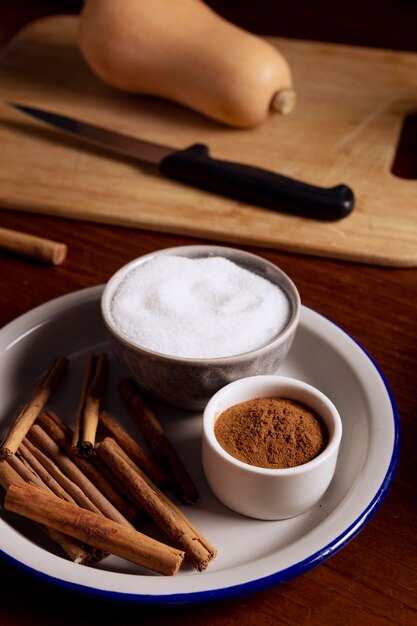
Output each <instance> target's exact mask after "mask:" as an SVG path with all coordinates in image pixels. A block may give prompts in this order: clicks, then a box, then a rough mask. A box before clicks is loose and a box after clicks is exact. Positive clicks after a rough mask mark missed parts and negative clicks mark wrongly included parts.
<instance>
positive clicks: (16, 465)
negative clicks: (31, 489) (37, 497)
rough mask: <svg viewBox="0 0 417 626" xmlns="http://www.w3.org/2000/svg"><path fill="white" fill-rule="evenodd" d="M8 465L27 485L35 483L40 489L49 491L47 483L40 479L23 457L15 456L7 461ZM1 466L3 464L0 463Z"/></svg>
mask: <svg viewBox="0 0 417 626" xmlns="http://www.w3.org/2000/svg"><path fill="white" fill-rule="evenodd" d="M7 463H9V465H10V467H11V468H12V469H13V470H14V471H15V472H16V473H17V474H18V475H19V476H20V477H21V478H22V480H24V481H26V482H27V483H33V484H34V485H37V486H38V487H43V488H44V489H47V487H46V485H45V483H44V482H43V480H42V479H41V478H40V476H38V474H37V473H36V472H35V470H34V469H33V468H32V467H30V465H28V463H27V462H26V461H25V460H24V459H22V458H21V457H19V456H17V455H16V454H14V455H13V456H12V457H11V458H10V459H9V460H8V461H7ZM1 465H2V464H1V463H0V467H1Z"/></svg>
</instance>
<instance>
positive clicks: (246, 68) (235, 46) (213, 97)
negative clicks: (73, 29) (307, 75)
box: [79, 0, 295, 127]
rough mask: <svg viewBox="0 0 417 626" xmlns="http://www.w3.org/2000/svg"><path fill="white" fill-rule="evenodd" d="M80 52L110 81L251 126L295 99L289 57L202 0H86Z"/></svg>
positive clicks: (224, 120)
mask: <svg viewBox="0 0 417 626" xmlns="http://www.w3.org/2000/svg"><path fill="white" fill-rule="evenodd" d="M79 43H80V49H81V52H82V54H83V56H84V58H85V60H86V62H87V64H88V65H89V66H90V68H91V69H92V70H93V72H94V73H95V74H96V75H97V76H98V77H99V78H100V79H101V80H103V81H105V82H106V83H108V84H109V85H112V86H113V87H116V88H118V89H122V90H125V91H128V92H133V93H142V94H148V95H154V96H159V97H163V98H167V99H170V100H173V101H176V102H179V103H181V104H183V105H185V106H188V107H190V108H192V109H195V110H197V111H199V112H200V113H203V114H205V115H207V116H209V117H211V118H213V119H215V120H217V121H219V122H222V123H224V124H227V125H231V126H235V127H251V126H256V125H257V124H260V123H261V122H262V121H263V120H265V119H266V118H267V116H268V114H269V112H270V111H271V110H274V109H275V110H279V111H280V112H281V113H288V112H289V111H290V110H291V109H292V107H293V106H294V102H295V93H294V91H293V89H292V78H291V71H290V68H289V65H288V63H287V61H286V60H285V58H284V57H283V56H282V54H280V53H279V52H278V50H276V49H275V48H274V47H273V46H272V45H271V44H269V43H267V42H266V41H264V40H263V39H261V38H259V37H257V36H255V35H252V34H250V33H248V32H246V31H244V30H242V29H241V28H238V27H237V26H235V25H233V24H231V23H230V22H228V21H226V20H224V19H223V18H222V17H220V16H219V15H218V14H216V13H215V12H214V11H212V10H211V9H210V8H209V7H208V6H207V5H206V4H204V2H202V1H201V0H86V1H85V4H84V7H83V10H82V12H81V15H80V22H79Z"/></svg>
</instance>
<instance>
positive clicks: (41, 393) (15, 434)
mask: <svg viewBox="0 0 417 626" xmlns="http://www.w3.org/2000/svg"><path fill="white" fill-rule="evenodd" d="M68 362H69V361H68V359H67V358H66V357H58V358H57V359H55V361H54V362H53V364H52V366H51V367H50V369H49V371H48V372H47V374H46V375H45V377H44V378H43V379H42V381H41V382H40V383H39V385H37V386H36V387H35V389H34V390H33V392H32V394H31V395H30V397H29V400H28V402H27V403H26V404H25V406H24V407H23V408H22V410H21V411H20V412H19V414H18V415H17V417H16V419H15V421H14V423H13V425H12V427H11V429H10V430H9V433H8V434H7V436H6V438H5V439H4V441H3V443H2V446H1V448H0V461H3V460H5V459H8V458H10V457H11V456H13V454H14V453H15V452H16V450H17V449H18V447H19V445H20V444H21V442H22V441H23V439H24V438H25V436H26V434H27V432H28V430H29V428H30V427H31V426H32V424H33V423H34V422H35V420H36V418H37V417H38V415H39V413H40V412H41V411H42V409H43V407H44V405H45V404H46V402H47V401H48V399H49V396H50V395H51V393H52V392H53V390H54V389H55V388H56V386H57V385H58V383H59V381H60V380H61V378H62V376H63V374H64V372H65V370H66V369H67V366H68Z"/></svg>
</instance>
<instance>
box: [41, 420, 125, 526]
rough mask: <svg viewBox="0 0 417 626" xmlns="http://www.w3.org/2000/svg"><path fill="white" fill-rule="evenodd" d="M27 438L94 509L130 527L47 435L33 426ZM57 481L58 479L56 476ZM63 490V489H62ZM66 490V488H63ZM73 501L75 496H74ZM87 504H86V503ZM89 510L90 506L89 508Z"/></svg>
mask: <svg viewBox="0 0 417 626" xmlns="http://www.w3.org/2000/svg"><path fill="white" fill-rule="evenodd" d="M29 438H30V439H31V441H34V442H35V443H36V444H37V446H38V447H41V448H43V450H45V451H46V452H47V454H48V455H49V456H50V457H51V459H52V460H53V461H54V462H55V463H56V465H58V466H59V468H60V469H61V470H62V471H63V473H64V474H65V475H66V476H67V477H68V478H69V479H70V480H71V481H72V482H73V483H75V485H76V486H77V487H79V489H80V490H81V491H82V492H84V494H85V496H86V497H87V499H88V500H90V501H91V503H92V504H93V505H95V507H96V509H98V510H99V511H101V513H102V514H103V515H104V516H106V517H108V518H109V519H112V520H115V521H117V522H118V523H120V524H122V525H125V526H129V527H132V525H131V523H130V522H129V521H128V520H127V519H126V518H125V517H124V516H123V515H122V514H121V513H120V512H119V511H118V510H117V509H116V507H114V506H113V505H112V503H111V502H110V501H109V500H108V499H107V498H106V497H105V496H104V495H103V494H102V493H101V492H100V491H99V490H98V489H97V487H96V486H95V485H93V483H92V482H91V481H90V480H89V479H88V478H87V476H86V475H85V474H84V473H83V472H82V471H81V470H80V469H79V467H77V466H76V465H75V463H74V462H73V461H72V460H71V459H70V458H69V457H68V456H67V455H66V454H65V453H64V452H63V451H62V450H61V449H60V448H59V446H58V445H57V444H56V443H55V442H54V441H53V440H52V439H51V438H50V437H49V435H47V433H46V432H45V431H44V430H43V429H42V428H41V427H40V426H39V424H35V425H34V426H32V428H31V429H30V433H29ZM56 478H57V480H58V481H59V478H58V477H57V476H56ZM64 488H65V487H64ZM65 489H66V488H65ZM74 499H76V498H75V496H74ZM86 504H87V503H86ZM89 508H90V509H91V506H90V507H89Z"/></svg>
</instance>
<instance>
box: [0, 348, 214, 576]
mask: <svg viewBox="0 0 417 626" xmlns="http://www.w3.org/2000/svg"><path fill="white" fill-rule="evenodd" d="M67 366H68V359H66V358H64V357H60V358H59V359H56V361H54V363H53V364H52V366H51V368H50V370H49V371H48V372H47V374H46V375H45V376H44V378H43V379H42V381H41V382H40V383H39V384H38V385H36V386H35V389H34V390H33V392H32V394H31V395H30V397H29V400H28V402H27V403H26V405H25V406H24V407H23V409H22V410H21V411H20V412H19V414H18V415H17V417H16V419H15V420H14V423H13V425H12V427H11V428H10V431H9V433H8V434H7V436H6V437H5V439H4V440H3V442H2V445H1V447H0V485H2V486H3V488H4V489H5V490H6V496H5V501H4V506H5V508H6V509H8V510H10V511H13V512H15V513H17V514H19V515H22V516H24V517H27V518H29V519H31V520H33V521H35V522H37V523H38V524H39V525H40V526H41V528H42V529H43V531H44V532H45V533H47V535H48V536H49V537H50V538H51V539H53V541H55V542H56V543H57V544H58V545H59V546H60V547H61V548H62V549H63V550H64V551H65V553H66V554H67V555H68V557H69V558H70V559H71V560H73V561H74V562H76V563H80V564H89V563H91V562H92V561H97V560H101V559H103V558H106V556H107V555H108V554H115V555H117V556H120V557H122V558H126V559H128V560H130V561H133V562H135V563H137V564H139V565H141V566H143V567H145V568H149V569H151V570H153V571H155V572H158V573H160V574H165V575H174V574H176V573H177V572H178V570H179V568H180V566H181V564H182V563H183V561H184V558H185V557H187V558H188V560H189V561H190V562H191V563H192V565H193V566H194V568H195V569H196V570H197V571H203V570H205V569H206V567H207V566H208V564H209V563H210V562H211V561H212V560H213V559H214V558H215V556H216V554H217V552H216V549H215V548H214V547H213V546H212V545H211V544H210V543H209V541H208V540H207V539H206V538H205V537H204V536H203V535H202V533H201V532H200V531H199V530H198V529H197V528H195V527H194V526H193V525H192V524H191V522H190V521H189V520H188V518H187V517H186V515H185V514H184V513H183V512H182V511H181V510H180V509H179V508H178V507H177V506H176V505H175V504H174V502H173V501H172V499H170V498H169V497H168V496H167V495H166V493H165V492H164V491H163V489H165V487H166V486H167V485H168V486H169V485H171V486H173V487H174V489H175V492H176V494H177V495H178V497H179V498H180V499H181V500H182V501H183V502H185V503H187V504H190V503H194V502H196V500H197V498H198V491H197V488H196V487H195V485H194V483H193V481H192V479H191V477H190V476H189V474H188V472H187V470H186V468H185V466H184V465H183V463H182V461H181V459H180V457H179V456H178V454H177V452H176V450H175V448H174V446H173V445H172V443H171V441H170V440H169V438H168V436H167V435H166V433H165V431H164V429H163V427H162V425H161V424H160V422H159V420H158V418H157V417H156V415H155V413H154V412H153V411H152V409H151V407H150V406H149V405H148V403H147V402H146V401H145V399H144V398H143V397H142V396H141V394H140V392H139V389H138V388H137V387H136V385H135V383H133V381H131V380H129V379H126V380H123V381H121V382H120V384H119V387H118V389H119V392H120V394H121V397H122V399H123V400H124V402H125V404H126V406H127V407H128V409H129V411H130V413H131V414H132V416H133V417H134V420H135V422H136V423H137V425H138V426H139V428H140V431H141V434H142V436H143V438H144V440H145V442H146V444H147V445H148V447H149V450H150V452H148V451H146V450H145V449H144V448H143V447H142V446H141V445H140V444H139V442H138V441H136V440H135V439H133V438H132V437H131V436H130V435H129V434H128V433H127V432H126V431H125V430H124V429H123V428H122V427H121V425H120V424H118V423H117V421H116V420H115V419H113V417H111V416H110V415H109V414H108V412H106V411H105V410H104V409H103V397H104V389H105V381H106V368H107V360H106V355H105V353H102V354H100V355H98V356H96V355H91V356H90V358H89V360H88V363H87V366H86V370H85V376H84V381H83V385H82V388H81V391H80V400H79V404H78V411H77V415H76V420H75V428H74V431H72V430H71V429H70V428H69V426H68V425H66V424H65V423H64V422H63V421H62V420H61V419H60V418H59V416H58V415H57V414H56V413H54V412H52V411H48V410H45V407H46V405H47V402H48V400H49V397H50V395H51V394H52V392H53V391H54V390H55V388H56V387H57V386H58V384H59V382H60V381H61V379H62V378H63V376H64V374H65V372H66V369H67ZM145 518H147V519H149V518H152V519H153V520H154V522H155V523H156V524H157V525H158V526H159V528H160V529H162V531H163V532H164V534H165V536H166V538H167V543H164V542H161V541H156V540H155V539H153V538H152V537H150V536H148V535H146V534H144V533H142V532H140V530H139V527H140V524H141V522H142V521H143V520H144V519H145Z"/></svg>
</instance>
